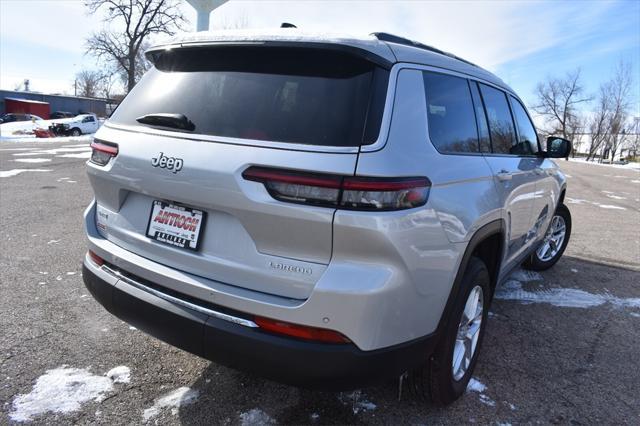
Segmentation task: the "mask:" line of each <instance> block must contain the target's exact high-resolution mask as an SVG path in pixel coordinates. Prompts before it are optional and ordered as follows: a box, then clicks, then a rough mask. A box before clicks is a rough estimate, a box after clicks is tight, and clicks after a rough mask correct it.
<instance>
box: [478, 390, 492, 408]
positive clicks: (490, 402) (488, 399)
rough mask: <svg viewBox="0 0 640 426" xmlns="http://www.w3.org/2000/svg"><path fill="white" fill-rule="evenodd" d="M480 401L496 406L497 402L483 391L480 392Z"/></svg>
mask: <svg viewBox="0 0 640 426" xmlns="http://www.w3.org/2000/svg"><path fill="white" fill-rule="evenodd" d="M480 402H482V403H483V404H485V405H488V406H489V407H495V406H496V402H495V401H494V400H493V399H491V398H489V397H488V396H487V395H485V394H483V393H481V394H480Z"/></svg>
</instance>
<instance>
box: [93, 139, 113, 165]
mask: <svg viewBox="0 0 640 426" xmlns="http://www.w3.org/2000/svg"><path fill="white" fill-rule="evenodd" d="M116 155H118V145H116V144H111V143H107V142H102V141H97V140H96V141H93V142H91V162H92V163H95V164H98V165H100V166H105V165H107V163H108V162H109V160H111V159H112V158H113V157H115V156H116Z"/></svg>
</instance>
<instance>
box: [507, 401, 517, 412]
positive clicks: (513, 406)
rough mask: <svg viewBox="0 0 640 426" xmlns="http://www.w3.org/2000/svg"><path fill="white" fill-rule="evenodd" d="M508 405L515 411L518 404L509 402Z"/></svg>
mask: <svg viewBox="0 0 640 426" xmlns="http://www.w3.org/2000/svg"><path fill="white" fill-rule="evenodd" d="M507 405H508V406H509V408H511V410H512V411H515V409H516V406H515V405H513V404H512V403H510V402H508V403H507Z"/></svg>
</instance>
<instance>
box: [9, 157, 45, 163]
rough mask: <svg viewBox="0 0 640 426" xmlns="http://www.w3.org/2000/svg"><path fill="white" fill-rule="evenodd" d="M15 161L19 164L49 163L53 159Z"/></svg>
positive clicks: (20, 159) (22, 159) (21, 159)
mask: <svg viewBox="0 0 640 426" xmlns="http://www.w3.org/2000/svg"><path fill="white" fill-rule="evenodd" d="M13 161H15V162H17V163H48V162H49V161H51V158H18V159H16V160H13Z"/></svg>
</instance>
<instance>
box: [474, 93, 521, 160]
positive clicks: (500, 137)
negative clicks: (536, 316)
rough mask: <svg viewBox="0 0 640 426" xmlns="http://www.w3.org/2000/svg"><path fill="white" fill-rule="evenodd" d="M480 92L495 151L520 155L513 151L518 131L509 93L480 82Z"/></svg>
mask: <svg viewBox="0 0 640 426" xmlns="http://www.w3.org/2000/svg"><path fill="white" fill-rule="evenodd" d="M480 92H481V93H482V99H483V100H484V106H485V110H486V111H487V118H488V121H489V133H490V134H491V144H492V146H493V152H494V153H496V154H511V155H518V154H517V153H516V152H513V151H514V145H516V132H515V129H514V127H513V119H512V118H511V111H510V110H509V104H508V102H507V95H506V94H505V93H504V92H503V91H501V90H497V89H494V88H493V87H490V86H486V85H484V84H480Z"/></svg>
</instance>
